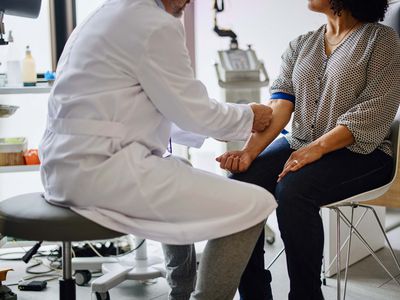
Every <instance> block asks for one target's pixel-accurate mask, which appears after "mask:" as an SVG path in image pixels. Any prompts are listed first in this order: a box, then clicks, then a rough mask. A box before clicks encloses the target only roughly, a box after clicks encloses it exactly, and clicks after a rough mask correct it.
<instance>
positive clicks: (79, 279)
mask: <svg viewBox="0 0 400 300" xmlns="http://www.w3.org/2000/svg"><path fill="white" fill-rule="evenodd" d="M74 275H75V282H76V284H77V285H79V286H84V285H86V284H88V283H89V281H90V280H91V279H92V273H90V271H89V270H79V271H76V272H75V274H74Z"/></svg>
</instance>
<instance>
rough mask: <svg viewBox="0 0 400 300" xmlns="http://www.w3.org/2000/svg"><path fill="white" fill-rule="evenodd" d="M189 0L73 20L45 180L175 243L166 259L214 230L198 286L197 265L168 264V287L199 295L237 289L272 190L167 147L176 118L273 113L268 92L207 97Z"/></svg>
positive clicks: (239, 132) (115, 1)
mask: <svg viewBox="0 0 400 300" xmlns="http://www.w3.org/2000/svg"><path fill="white" fill-rule="evenodd" d="M187 2H189V1H187V0H107V1H106V2H105V3H104V4H103V5H102V6H101V7H100V8H99V9H97V10H96V11H95V12H94V13H93V14H92V15H91V16H89V17H88V18H87V19H86V20H85V21H84V22H83V23H82V24H81V25H80V26H79V27H77V28H76V29H75V31H74V32H73V34H72V35H71V37H70V39H69V40H68V42H67V45H66V46H65V49H64V52H63V54H62V57H61V58H60V61H59V65H58V68H57V80H56V82H55V84H54V87H53V89H52V92H51V94H50V98H49V106H48V124H47V129H46V131H45V133H44V137H43V139H42V142H41V145H40V155H41V161H42V168H41V175H42V182H43V185H44V188H45V197H46V199H47V200H48V201H49V202H50V203H53V204H55V205H62V206H66V207H70V208H71V209H73V210H74V211H75V212H77V213H79V214H81V215H82V216H84V217H86V218H88V219H90V220H92V221H94V222H97V223H99V224H101V225H103V226H105V227H108V228H111V229H113V230H116V231H120V232H124V233H129V234H134V235H138V236H140V237H144V238H149V239H153V240H157V241H160V242H162V243H165V244H168V245H171V246H170V247H169V246H165V248H164V249H167V251H166V254H167V258H166V260H167V262H171V261H172V260H173V259H175V258H176V257H174V252H175V251H176V249H178V248H179V247H180V246H176V247H177V248H174V246H172V245H190V244H192V243H194V242H196V241H202V240H211V241H209V242H208V245H207V246H206V249H205V252H204V255H203V259H202V261H201V263H200V269H199V278H198V280H197V286H196V289H195V291H193V283H194V277H195V276H192V278H179V276H177V277H176V276H175V278H173V276H171V274H172V273H173V271H174V268H173V267H171V266H168V265H167V266H168V267H169V268H168V270H169V272H170V274H169V282H170V284H171V286H172V290H173V292H172V293H171V296H170V299H187V298H188V297H189V294H190V293H191V292H192V291H193V293H191V297H192V298H191V299H207V300H211V299H218V300H221V299H232V297H233V295H234V293H235V289H236V287H237V284H238V281H239V278H240V275H241V272H242V271H243V269H244V267H245V265H246V263H247V260H248V258H249V256H250V254H251V251H252V248H253V246H254V244H255V242H256V240H257V238H258V235H259V232H260V231H261V228H262V223H263V222H264V221H265V219H266V218H267V216H268V215H269V214H270V213H271V211H272V210H273V209H274V208H275V207H276V203H275V200H274V198H273V196H272V195H271V194H270V193H268V192H267V191H266V190H264V189H262V188H260V187H258V186H255V185H250V184H247V183H241V182H238V181H233V180H229V179H226V178H224V177H221V176H216V175H213V174H210V173H207V172H203V171H200V170H197V169H194V168H191V167H190V166H188V165H186V164H184V163H182V162H181V161H180V160H177V159H175V158H173V157H169V158H163V154H164V153H165V150H166V148H167V145H168V142H169V139H170V137H171V136H172V140H173V142H177V143H178V142H180V141H179V139H178V140H175V139H174V132H173V131H172V128H173V127H174V128H180V129H182V130H185V131H189V132H193V133H195V134H198V135H201V136H210V137H214V138H218V139H222V140H244V139H246V138H247V137H248V136H249V135H250V133H251V131H252V130H253V131H262V130H264V129H265V128H266V126H268V124H269V121H270V119H271V115H272V114H271V109H270V108H269V107H267V106H264V105H261V104H252V105H232V104H225V103H219V102H217V101H215V100H213V99H210V98H209V97H208V94H207V91H206V89H205V87H204V85H203V84H202V83H201V82H199V81H197V80H196V79H195V78H194V75H193V71H192V69H191V67H190V59H189V56H188V52H187V49H186V46H185V36H184V29H183V26H182V23H181V21H180V20H179V18H177V17H178V16H179V15H180V14H181V12H182V10H183V9H184V7H185V5H186V4H187ZM200 144H201V143H200ZM243 199H246V201H243ZM182 247H184V248H183V249H186V250H185V251H189V250H188V249H191V248H190V246H182ZM181 250H182V249H181ZM177 257H178V258H179V257H180V256H179V255H178V256H177ZM171 258H172V260H171ZM177 263H178V265H180V264H181V263H182V261H179V259H178V262H177ZM183 281H185V282H183ZM185 286H186V287H185ZM189 286H191V287H189ZM174 291H175V292H174Z"/></svg>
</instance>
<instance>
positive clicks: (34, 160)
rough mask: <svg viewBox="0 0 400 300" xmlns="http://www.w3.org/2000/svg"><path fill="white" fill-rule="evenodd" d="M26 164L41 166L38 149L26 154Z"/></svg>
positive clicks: (28, 151)
mask: <svg viewBox="0 0 400 300" xmlns="http://www.w3.org/2000/svg"><path fill="white" fill-rule="evenodd" d="M24 158H25V164H27V165H40V160H39V153H38V150H37V149H30V150H27V151H25V153H24Z"/></svg>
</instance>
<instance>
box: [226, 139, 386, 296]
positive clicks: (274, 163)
mask: <svg viewBox="0 0 400 300" xmlns="http://www.w3.org/2000/svg"><path fill="white" fill-rule="evenodd" d="M293 151H294V150H292V149H291V148H290V146H289V144H288V142H287V141H286V139H285V138H280V139H278V140H276V141H275V142H274V143H273V144H271V145H270V146H269V147H267V148H266V149H265V150H264V152H262V153H261V154H260V155H259V156H258V157H257V158H256V159H255V160H254V162H253V163H252V165H251V166H250V168H249V169H248V170H247V171H246V172H245V173H240V174H233V175H232V176H231V178H233V179H236V180H240V181H244V182H249V183H254V184H257V185H259V186H261V187H263V188H265V189H267V190H268V191H269V192H271V193H272V194H274V195H275V198H276V199H277V201H278V208H277V218H278V224H279V230H280V232H281V237H282V240H283V242H284V245H285V250H286V260H287V268H288V273H289V278H290V293H289V299H290V300H321V299H323V295H322V291H321V279H320V274H321V265H322V255H323V245H324V232H323V226H322V220H321V217H320V214H319V210H320V207H321V206H324V205H326V204H330V203H333V202H336V201H339V200H342V199H346V198H348V197H350V196H352V195H356V194H359V193H361V192H365V191H367V190H370V189H373V188H376V187H379V186H382V185H384V184H386V183H388V182H389V181H390V178H391V174H392V168H393V159H392V158H391V157H390V156H389V155H387V154H385V153H383V152H382V151H380V150H375V151H374V152H372V153H370V154H367V155H363V154H357V153H354V152H351V151H350V150H348V149H341V150H337V151H334V152H331V153H329V154H327V155H325V156H323V157H322V158H321V159H320V160H318V161H316V162H314V163H312V164H310V165H307V166H305V167H303V168H302V169H300V170H298V171H297V172H292V173H289V174H287V175H286V176H285V177H284V178H283V179H282V180H281V181H280V182H279V183H277V182H276V180H277V178H278V174H279V173H280V172H281V171H282V169H283V165H284V164H285V162H286V160H287V159H288V158H289V156H290V154H291V153H292V152H293ZM244 201H245V200H244ZM270 281H271V274H270V273H269V271H266V270H265V267H264V234H262V236H261V237H260V239H259V241H258V243H257V245H256V248H255V249H254V251H253V254H252V257H251V258H250V261H249V264H248V265H247V267H246V269H245V271H244V273H243V275H242V278H241V282H240V286H239V293H240V296H241V299H242V300H267V299H271V295H270V293H271V290H270Z"/></svg>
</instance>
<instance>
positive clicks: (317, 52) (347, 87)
mask: <svg viewBox="0 0 400 300" xmlns="http://www.w3.org/2000/svg"><path fill="white" fill-rule="evenodd" d="M325 30H326V25H323V26H322V27H320V28H319V29H318V30H316V31H313V32H309V33H307V34H304V35H301V36H300V37H298V38H297V39H295V40H293V41H292V42H291V43H290V45H289V48H288V49H287V51H286V52H285V53H284V54H283V56H282V65H281V71H280V75H279V78H278V79H277V80H276V81H275V82H274V83H273V85H272V86H271V94H272V95H273V96H274V94H279V93H285V94H289V95H291V96H292V97H293V100H294V103H295V110H294V115H293V122H292V130H291V134H290V135H288V137H287V138H288V141H289V143H290V145H291V147H292V148H293V149H299V148H301V147H303V146H306V145H307V144H309V143H311V142H312V141H314V140H316V139H317V138H319V137H320V136H322V135H324V134H325V133H327V132H329V131H330V130H332V129H333V128H335V127H336V126H338V125H345V126H347V128H348V129H349V130H350V131H351V132H352V134H353V136H354V139H355V143H354V144H352V145H350V146H348V147H347V148H348V149H350V150H351V151H353V152H357V153H361V154H368V153H371V152H372V151H374V150H375V149H376V148H378V149H381V150H382V151H384V152H385V153H387V154H389V155H391V148H390V141H389V140H388V135H389V131H390V125H391V123H392V121H393V119H394V118H395V115H396V112H397V109H398V106H399V103H400V41H399V37H398V35H397V33H396V32H395V31H394V30H393V29H392V28H390V27H387V26H384V25H381V24H378V23H366V24H363V25H361V26H360V27H359V28H357V29H356V30H355V31H354V32H352V33H351V34H350V35H349V36H348V38H347V39H346V40H345V41H343V43H342V44H340V45H339V46H338V47H337V48H336V49H335V50H334V52H333V53H332V54H331V55H330V56H329V57H327V55H326V53H325V45H324V34H325ZM272 98H274V97H272ZM278 98H279V97H278Z"/></svg>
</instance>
